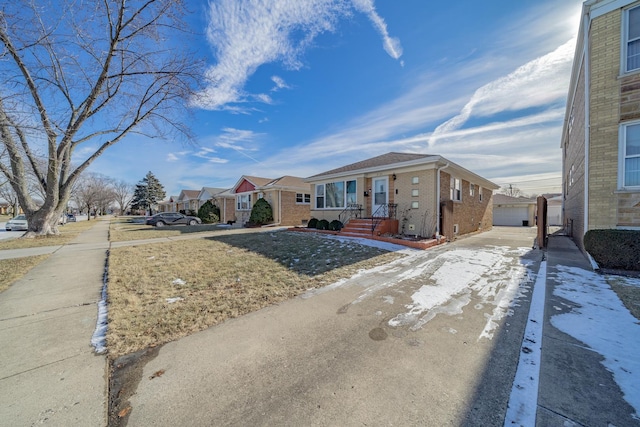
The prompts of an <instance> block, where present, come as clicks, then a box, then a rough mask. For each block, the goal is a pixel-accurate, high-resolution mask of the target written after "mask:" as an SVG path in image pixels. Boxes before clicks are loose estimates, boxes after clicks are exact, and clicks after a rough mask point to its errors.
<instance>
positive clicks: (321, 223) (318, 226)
mask: <svg viewBox="0 0 640 427" xmlns="http://www.w3.org/2000/svg"><path fill="white" fill-rule="evenodd" d="M316 229H318V230H328V229H329V221H327V220H326V219H321V220H320V221H318V223H317V224H316Z"/></svg>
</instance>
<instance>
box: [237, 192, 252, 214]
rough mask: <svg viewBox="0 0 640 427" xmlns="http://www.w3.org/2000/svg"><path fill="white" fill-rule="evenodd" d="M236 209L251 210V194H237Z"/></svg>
mask: <svg viewBox="0 0 640 427" xmlns="http://www.w3.org/2000/svg"><path fill="white" fill-rule="evenodd" d="M236 210H239V211H248V210H251V194H240V195H238V196H236Z"/></svg>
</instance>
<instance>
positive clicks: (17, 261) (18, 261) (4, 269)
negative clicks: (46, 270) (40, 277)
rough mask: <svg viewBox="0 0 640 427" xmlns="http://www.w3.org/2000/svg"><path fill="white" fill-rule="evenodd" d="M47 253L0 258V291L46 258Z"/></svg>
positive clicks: (7, 287) (4, 289)
mask: <svg viewBox="0 0 640 427" xmlns="http://www.w3.org/2000/svg"><path fill="white" fill-rule="evenodd" d="M48 256H49V255H38V256H29V257H23V258H12V259H0V292H3V291H6V290H7V289H9V286H11V285H12V284H13V282H15V281H16V280H18V279H20V278H21V277H22V276H24V275H25V274H27V272H28V271H29V270H31V269H32V268H33V267H35V266H36V265H38V264H39V263H41V262H42V261H44V260H45V259H47V257H48Z"/></svg>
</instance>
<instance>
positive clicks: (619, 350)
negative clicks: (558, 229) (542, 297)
mask: <svg viewBox="0 0 640 427" xmlns="http://www.w3.org/2000/svg"><path fill="white" fill-rule="evenodd" d="M555 276H556V277H555V278H556V280H558V282H559V283H561V285H560V286H557V287H556V288H555V290H554V295H557V296H559V297H562V298H564V299H566V300H568V301H571V302H573V303H575V304H577V306H576V307H573V308H572V309H571V311H570V312H568V313H563V314H557V315H554V316H552V317H551V324H552V325H553V326H554V327H556V328H558V329H559V330H561V331H562V332H564V333H566V334H568V335H571V336H572V337H574V338H575V339H577V340H579V341H581V342H583V343H585V344H586V345H587V346H589V347H590V348H591V350H593V351H595V352H597V353H599V354H600V355H601V356H602V357H603V360H602V362H601V363H602V364H603V365H604V366H605V368H607V369H608V370H609V371H610V372H612V373H613V377H614V379H615V381H616V383H617V384H618V385H619V386H620V389H621V390H622V392H623V393H624V398H625V400H626V401H627V402H628V403H629V404H630V405H631V406H633V408H634V409H635V411H636V414H635V417H638V415H639V414H640V387H639V384H640V357H639V355H640V322H639V321H638V319H636V318H635V317H633V316H632V315H631V313H630V312H629V310H627V308H626V307H625V306H624V305H623V304H622V302H621V301H620V299H619V298H618V296H617V295H616V293H615V292H614V291H613V290H612V289H611V287H610V286H609V284H608V283H607V278H606V277H603V276H600V275H598V274H596V273H593V272H590V271H586V270H582V269H580V268H574V267H564V266H560V267H558V273H557V274H555ZM616 279H618V280H619V281H621V282H623V284H625V285H628V286H638V287H640V279H632V278H621V277H616Z"/></svg>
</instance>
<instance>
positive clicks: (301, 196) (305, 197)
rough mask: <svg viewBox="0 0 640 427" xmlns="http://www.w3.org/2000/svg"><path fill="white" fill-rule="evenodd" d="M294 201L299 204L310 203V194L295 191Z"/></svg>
mask: <svg viewBox="0 0 640 427" xmlns="http://www.w3.org/2000/svg"><path fill="white" fill-rule="evenodd" d="M296 203H298V204H301V205H309V204H311V194H308V193H296Z"/></svg>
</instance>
